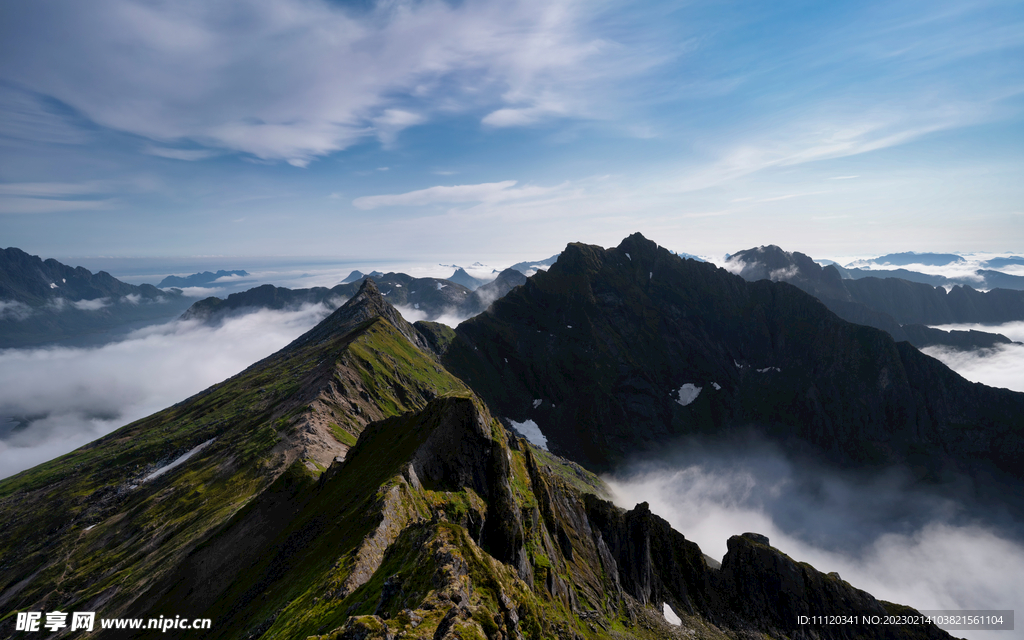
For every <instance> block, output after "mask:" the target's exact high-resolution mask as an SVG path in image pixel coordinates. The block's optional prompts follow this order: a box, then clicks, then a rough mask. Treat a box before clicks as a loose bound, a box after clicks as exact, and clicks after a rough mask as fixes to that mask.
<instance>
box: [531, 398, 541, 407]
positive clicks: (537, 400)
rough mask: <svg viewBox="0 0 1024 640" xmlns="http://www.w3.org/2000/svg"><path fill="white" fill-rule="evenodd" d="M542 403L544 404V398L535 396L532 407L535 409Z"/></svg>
mask: <svg viewBox="0 0 1024 640" xmlns="http://www.w3.org/2000/svg"><path fill="white" fill-rule="evenodd" d="M542 404H544V400H542V399H540V398H537V399H536V400H534V401H533V408H534V409H536V408H538V407H540V405H542Z"/></svg>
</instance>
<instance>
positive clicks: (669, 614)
mask: <svg viewBox="0 0 1024 640" xmlns="http://www.w3.org/2000/svg"><path fill="white" fill-rule="evenodd" d="M662 613H663V614H665V620H667V621H668V622H670V623H671V624H674V625H677V626H678V625H681V624H683V621H682V620H680V619H679V616H677V615H676V612H675V611H673V610H672V607H670V606H668V604H663V605H662Z"/></svg>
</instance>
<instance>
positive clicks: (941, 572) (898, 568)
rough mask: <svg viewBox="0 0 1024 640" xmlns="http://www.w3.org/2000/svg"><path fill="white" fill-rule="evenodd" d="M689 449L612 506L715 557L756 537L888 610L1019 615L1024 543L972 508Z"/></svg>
mask: <svg viewBox="0 0 1024 640" xmlns="http://www.w3.org/2000/svg"><path fill="white" fill-rule="evenodd" d="M689 446H690V448H689V449H686V448H684V450H683V452H681V453H679V454H678V455H677V456H676V457H675V458H674V459H666V460H665V461H663V462H661V463H658V464H656V465H655V464H649V465H644V466H640V467H635V468H633V469H632V470H631V471H626V472H623V473H622V474H620V475H619V476H618V477H617V478H614V479H612V480H611V481H610V483H609V484H610V486H611V487H612V489H613V491H614V493H615V496H616V502H617V503H618V504H619V505H620V506H622V507H625V508H633V506H635V505H636V504H637V503H638V502H642V501H646V502H649V503H650V506H651V510H652V511H653V512H654V513H656V514H658V515H660V516H662V517H664V518H665V519H666V520H668V521H669V522H670V523H671V524H672V525H673V527H675V528H676V529H677V530H678V531H680V532H681V533H683V535H685V536H686V537H687V538H688V539H690V540H693V541H694V542H696V543H697V544H699V545H700V547H701V549H702V550H703V551H704V552H705V553H707V554H708V555H710V556H712V557H714V558H716V559H721V558H722V556H723V555H724V554H725V551H726V547H725V544H726V540H727V539H728V538H729V536H732V535H738V534H741V533H744V532H747V531H753V532H758V533H762V534H764V535H767V536H768V537H769V538H770V540H771V544H772V546H774V547H777V548H778V549H780V550H781V551H783V552H784V553H786V554H788V555H789V556H791V557H793V558H794V559H796V560H798V561H804V562H809V563H810V564H811V565H813V566H814V567H815V568H816V569H818V570H819V571H824V572H831V571H837V572H839V574H840V575H841V576H842V578H843V579H844V580H846V581H847V582H850V583H851V584H852V585H854V586H855V587H857V588H860V589H864V590H865V591H868V592H869V593H871V594H872V595H874V596H875V597H877V598H881V599H884V600H888V601H891V602H898V603H901V604H907V605H910V606H912V607H914V608H917V609H1014V608H1015V609H1017V610H1020V609H1021V607H1022V606H1024V596H1022V594H1024V544H1022V541H1021V540H1019V539H1017V538H1016V537H1015V534H1014V533H1012V532H1008V531H1007V530H1004V529H1001V528H997V527H996V526H995V525H993V524H991V523H986V522H985V521H984V520H983V519H980V518H979V517H978V514H977V513H974V512H972V511H971V509H970V506H969V505H964V504H962V503H959V502H957V501H955V500H952V499H950V498H946V497H943V496H939V495H936V494H932V493H929V492H928V491H927V490H923V489H921V488H915V487H914V486H913V485H911V484H910V483H909V482H907V481H906V479H905V478H903V477H901V476H900V474H899V473H896V472H894V473H890V474H888V475H885V476H881V477H879V476H877V475H874V476H872V477H858V476H854V475H850V474H847V475H840V474H837V473H832V472H827V471H825V470H823V469H820V468H815V467H814V465H813V464H811V465H802V464H797V463H793V462H790V461H789V460H787V459H786V457H785V456H783V455H782V454H780V453H779V452H778V451H775V450H772V449H771V448H769V447H763V446H762V447H757V446H750V445H749V444H738V443H734V446H731V447H729V448H728V449H716V448H714V447H703V446H701V445H699V444H697V443H690V445H689ZM1019 524H1020V523H1018V528H1019ZM961 634H963V635H965V636H966V637H969V638H975V639H978V638H985V637H987V636H986V635H985V633H984V632H980V633H978V632H976V633H974V634H972V633H971V632H958V633H957V635H961Z"/></svg>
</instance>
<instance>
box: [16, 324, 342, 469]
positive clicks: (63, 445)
mask: <svg viewBox="0 0 1024 640" xmlns="http://www.w3.org/2000/svg"><path fill="white" fill-rule="evenodd" d="M328 313H329V310H328V309H327V308H326V307H324V306H322V305H309V306H305V307H302V308H301V309H298V310H292V311H259V312H256V313H250V314H246V315H242V316H238V317H232V318H228V319H227V320H225V321H224V322H223V323H222V324H220V325H218V326H216V327H211V326H208V325H203V324H200V323H198V322H195V321H180V320H179V321H174V322H170V323H167V324H163V325H154V326H150V327H146V328H144V329H140V330H138V331H134V332H132V333H130V334H128V336H127V337H125V338H124V339H123V340H120V341H118V342H114V343H110V344H106V345H104V346H101V347H95V348H67V347H49V348H34V349H6V350H3V351H0V477H7V476H9V475H12V474H14V473H17V472H19V471H22V470H24V469H28V468H30V467H33V466H35V465H37V464H39V463H41V462H45V461H47V460H50V459H52V458H54V457H56V456H59V455H61V454H64V453H67V452H69V451H72V450H73V449H75V448H77V447H79V446H81V445H83V444H85V443H87V442H90V441H92V440H94V439H96V438H98V437H100V436H102V435H105V434H107V433H109V432H111V431H113V430H114V429H116V428H118V427H120V426H122V425H125V424H128V423H129V422H132V421H134V420H137V419H139V418H143V417H145V416H147V415H149V414H151V413H154V412H156V411H159V410H160V409H163V408H165V407H168V406H170V405H172V404H174V403H176V402H179V401H181V400H184V399H185V398H187V397H189V396H191V395H193V394H195V393H198V392H199V391H202V390H203V389H205V388H207V387H209V386H210V385H212V384H216V383H217V382H220V381H222V380H224V379H226V378H228V377H230V376H232V375H234V374H236V373H238V372H240V371H242V370H243V369H245V368H246V367H248V366H249V365H251V364H253V363H254V362H256V361H258V360H260V359H261V358H264V357H266V356H268V355H270V354H271V353H273V352H275V351H277V350H278V349H280V348H281V347H283V346H285V345H287V344H288V343H289V342H291V341H292V340H294V339H295V338H296V337H298V336H299V335H301V334H302V333H303V332H304V331H306V330H307V329H309V328H311V327H312V326H313V325H315V324H316V323H317V322H319V321H320V320H322V319H323V318H324V317H325V316H326V315H327V314H328ZM9 418H14V419H15V420H16V421H17V422H11V421H9V420H8V419H9Z"/></svg>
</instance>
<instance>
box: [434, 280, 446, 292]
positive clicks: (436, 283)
mask: <svg viewBox="0 0 1024 640" xmlns="http://www.w3.org/2000/svg"><path fill="white" fill-rule="evenodd" d="M434 285H435V286H436V287H437V290H438V291H440V290H441V289H444V288H445V287H447V286H448V285H446V284H441V283H440V282H435V283H434Z"/></svg>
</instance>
